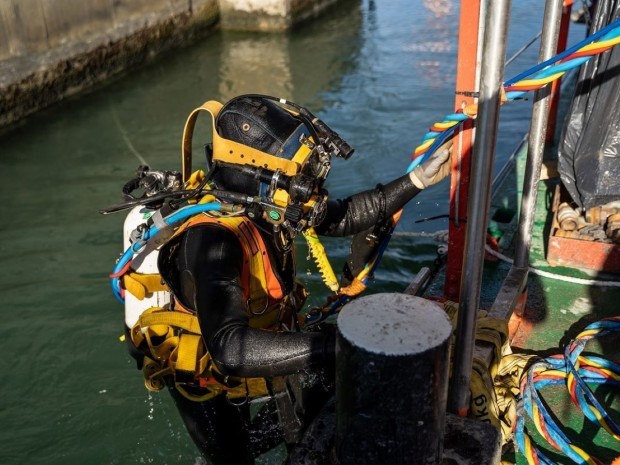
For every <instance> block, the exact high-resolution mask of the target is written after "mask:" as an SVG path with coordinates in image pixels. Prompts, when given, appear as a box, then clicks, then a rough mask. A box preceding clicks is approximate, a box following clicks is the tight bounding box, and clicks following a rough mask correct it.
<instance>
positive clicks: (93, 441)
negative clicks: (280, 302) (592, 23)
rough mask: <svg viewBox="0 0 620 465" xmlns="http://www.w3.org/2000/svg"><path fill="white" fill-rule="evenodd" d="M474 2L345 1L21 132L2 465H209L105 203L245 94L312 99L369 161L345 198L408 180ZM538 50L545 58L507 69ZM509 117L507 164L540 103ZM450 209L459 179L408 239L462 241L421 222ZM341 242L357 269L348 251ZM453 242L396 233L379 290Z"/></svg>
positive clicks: (13, 183)
mask: <svg viewBox="0 0 620 465" xmlns="http://www.w3.org/2000/svg"><path fill="white" fill-rule="evenodd" d="M539 3H541V2H539V1H535V0H528V1H521V2H513V16H514V17H515V21H516V22H515V23H513V28H512V30H511V39H510V43H509V47H508V48H509V54H510V53H512V51H514V50H516V49H518V48H519V47H520V45H521V44H522V43H523V42H524V41H525V40H526V39H528V38H529V37H531V36H532V35H533V34H534V31H535V30H536V29H537V28H538V27H539V21H538V20H533V18H532V17H531V12H532V11H538V9H540V8H542V7H541V6H540V5H539ZM458 7H459V2H457V1H456V0H442V1H439V0H435V1H414V2H411V1H408V0H398V1H393V2H392V1H390V2H373V1H363V2H359V1H343V2H341V4H340V5H338V6H337V7H335V8H332V9H331V10H330V11H329V12H328V13H327V14H326V15H324V16H323V17H321V18H320V19H319V20H317V21H314V22H312V23H309V24H307V25H304V26H303V27H300V28H298V29H297V30H296V31H294V32H292V33H289V34H273V35H255V34H233V33H224V32H215V33H214V34H212V35H211V36H210V37H208V38H206V39H204V40H203V41H202V42H201V43H199V44H195V45H193V46H191V47H188V48H185V49H183V50H177V51H174V52H170V53H168V54H166V55H164V56H162V57H160V58H158V59H157V61H155V62H152V63H150V64H148V65H146V66H144V67H142V68H141V69H139V70H134V71H132V72H131V73H130V74H127V75H126V76H124V77H122V78H119V79H116V80H114V81H112V82H107V83H105V85H102V86H101V87H100V88H99V89H97V90H95V91H93V92H91V93H89V94H88V95H84V96H80V97H76V98H72V99H70V100H68V101H65V102H63V103H61V104H59V105H56V106H55V107H53V108H50V109H48V110H46V111H44V112H41V113H40V114H38V115H36V116H33V117H31V118H29V119H28V120H26V121H24V122H23V123H21V124H20V125H18V126H16V127H14V128H11V129H10V130H6V131H3V132H2V133H1V134H0V172H1V173H2V178H1V179H2V181H1V183H2V184H1V185H2V192H3V194H4V195H3V200H2V202H1V203H0V217H1V218H2V219H3V221H2V224H1V225H0V278H1V279H0V289H1V290H2V294H1V295H2V303H3V311H2V315H3V323H2V325H1V328H2V329H1V337H2V348H3V351H4V354H3V355H4V356H3V357H2V367H3V370H2V371H3V376H2V380H1V381H0V393H1V397H0V398H1V399H2V400H1V404H0V422H1V424H2V429H1V431H0V446H1V447H0V463H2V464H21V463H27V464H46V465H60V464H83V463H89V464H94V465H99V464H127V463H129V464H133V463H136V464H142V463H153V464H176V463H184V464H194V463H202V459H201V458H200V455H199V453H198V452H197V451H196V449H195V447H194V446H193V444H192V443H191V441H190V440H189V439H188V436H187V435H186V433H185V431H184V428H183V426H182V425H181V422H180V420H179V418H178V415H177V413H176V410H175V408H174V406H173V405H172V403H171V401H170V399H169V397H168V395H167V394H166V393H162V394H149V393H147V391H146V390H145V389H144V387H143V384H142V381H141V375H140V373H139V372H138V371H136V370H135V369H134V365H133V363H132V361H131V360H130V359H129V357H128V355H127V354H126V351H125V347H124V344H122V343H121V342H119V340H118V337H119V335H120V334H121V332H122V326H123V309H122V306H121V305H120V304H119V303H118V302H117V301H116V300H115V299H114V297H113V296H112V293H111V291H110V288H109V283H108V279H107V274H108V273H109V272H110V271H111V269H112V267H113V263H114V260H115V259H116V258H117V257H118V255H119V253H120V252H121V226H122V222H123V219H124V218H123V215H122V214H117V215H111V216H105V217H104V216H101V215H99V214H98V213H97V211H98V209H99V208H102V207H106V206H109V205H111V204H114V203H116V202H118V201H119V200H120V188H121V186H122V184H123V183H124V182H125V181H127V180H128V179H129V178H130V177H131V176H132V175H133V173H134V170H135V168H136V166H137V165H138V164H140V163H143V162H144V161H146V162H147V163H148V164H149V165H150V166H151V167H154V168H172V169H178V168H179V154H180V138H181V131H182V128H183V124H184V121H185V118H186V116H187V114H188V113H189V112H190V111H191V110H192V109H193V108H195V107H196V106H198V105H199V104H201V103H202V102H203V101H205V100H208V99H218V100H226V99H227V98H229V97H231V96H233V95H235V94H238V93H242V92H260V93H268V94H273V95H279V96H284V97H286V98H289V99H291V100H293V101H296V102H298V103H301V104H304V105H306V106H308V107H309V108H310V109H311V110H312V111H313V112H315V113H316V114H318V115H319V116H320V117H321V118H322V119H323V120H324V121H326V122H327V123H328V124H331V125H332V126H333V127H334V128H335V129H336V130H338V131H339V132H340V133H341V135H342V136H343V137H345V139H347V140H348V141H349V142H350V143H351V145H353V146H354V147H355V148H356V149H357V152H356V154H355V155H354V156H353V158H352V159H351V160H350V161H348V162H344V161H340V160H338V161H336V163H335V166H334V168H333V170H332V174H331V175H330V180H329V184H328V188H329V189H330V192H331V193H332V194H333V195H337V196H338V195H340V196H342V195H347V194H351V193H354V192H357V191H359V190H361V189H365V188H369V187H372V186H374V185H375V184H377V183H379V182H387V181H389V180H391V179H393V178H394V177H396V176H398V175H400V174H401V173H403V172H404V170H405V168H406V166H407V164H408V159H409V155H410V153H411V151H412V149H413V148H414V147H415V146H416V145H417V144H418V143H419V141H420V139H421V137H422V136H423V135H424V133H425V132H426V130H427V128H428V127H429V126H430V125H431V124H432V123H433V122H434V121H435V120H437V119H440V118H441V117H443V115H445V114H446V113H449V112H450V111H451V108H452V104H453V103H452V102H453V90H454V79H455V69H456V63H455V60H456V51H457V50H456V39H457V23H458ZM582 36H583V33H581V35H579V37H582ZM536 56H537V51H536V50H535V49H532V50H531V51H528V52H527V53H526V54H525V55H524V57H523V58H521V59H520V60H519V61H517V62H516V63H515V64H514V65H512V68H511V69H512V70H513V71H510V70H509V71H508V73H507V75H509V76H512V75H514V74H516V73H517V72H519V71H521V70H523V69H525V68H526V67H529V66H530V65H532V64H533V63H534V62H535V60H536ZM502 118H504V121H505V122H503V123H502V132H501V134H500V142H499V149H498V161H501V160H502V159H503V158H505V157H506V156H507V154H508V152H509V150H510V149H511V148H512V147H513V146H514V145H515V143H516V142H517V141H518V140H520V138H521V134H522V133H523V131H524V130H525V129H526V127H527V120H528V118H529V104H528V103H527V102H524V103H518V104H514V105H511V106H510V108H506V109H505V110H503V113H502ZM206 121H207V120H206V119H205V120H204V122H206ZM205 126H206V125H205ZM199 134H200V133H199ZM202 134H203V139H204V138H206V136H207V134H208V131H205V132H203V133H202ZM199 139H200V137H199ZM447 199H448V185H447V183H446V182H444V183H442V184H441V185H440V186H437V187H436V188H434V189H432V190H429V191H427V192H424V193H422V194H420V195H419V196H418V197H417V198H416V199H414V201H412V202H411V204H410V205H409V206H408V207H407V208H406V210H405V215H404V217H403V220H402V221H401V224H400V226H399V231H403V232H422V231H427V232H429V231H430V232H432V231H437V230H442V229H445V228H446V227H447V223H446V222H445V220H439V221H434V222H426V223H415V221H416V220H419V219H423V218H426V217H430V216H435V215H438V214H442V213H447V211H448V207H447V203H448V200H447ZM326 244H327V248H328V251H329V253H330V255H331V256H333V257H334V264H335V267H336V268H337V269H339V268H340V265H341V263H342V259H343V257H344V256H345V255H346V253H347V248H348V243H347V242H346V241H345V240H339V241H336V240H330V241H327V243H326ZM436 247H437V243H436V242H435V241H433V240H432V239H428V238H420V237H417V238H412V237H410V236H397V237H395V238H394V239H393V241H392V244H391V246H390V249H389V250H388V252H387V254H386V257H385V259H384V263H383V267H382V268H381V270H380V272H379V273H378V274H377V279H376V281H375V283H374V284H373V286H372V288H371V291H372V292H376V291H385V290H401V289H402V288H404V287H405V286H406V285H407V284H408V283H409V281H410V280H411V278H412V276H413V275H414V274H415V272H416V271H417V270H418V269H419V268H420V267H421V266H423V265H428V264H430V263H431V262H432V260H433V259H434V258H435V256H436V252H435V250H436ZM300 255H301V257H300V260H299V274H300V276H302V277H303V278H304V279H305V280H306V282H307V283H308V284H309V286H310V288H311V290H312V291H313V299H315V300H316V301H317V302H318V301H320V300H321V295H323V293H324V290H323V288H322V287H321V286H320V284H319V278H318V276H317V273H316V270H315V269H314V267H313V266H312V264H311V263H310V262H308V261H307V260H306V259H305V256H304V255H305V254H304V253H303V251H301V252H300ZM263 463H277V459H276V458H273V457H272V458H268V459H265V460H263Z"/></svg>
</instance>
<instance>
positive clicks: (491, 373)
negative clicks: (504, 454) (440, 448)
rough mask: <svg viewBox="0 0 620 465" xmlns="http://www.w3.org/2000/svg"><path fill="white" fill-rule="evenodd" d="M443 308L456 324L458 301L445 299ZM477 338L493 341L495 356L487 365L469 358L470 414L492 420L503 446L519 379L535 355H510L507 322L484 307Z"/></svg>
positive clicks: (509, 431) (512, 418)
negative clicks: (489, 315)
mask: <svg viewBox="0 0 620 465" xmlns="http://www.w3.org/2000/svg"><path fill="white" fill-rule="evenodd" d="M444 309H445V311H446V313H448V316H449V317H450V319H451V321H452V324H453V327H454V326H456V324H455V323H456V319H457V313H458V304H456V303H454V302H446V303H445V306H444ZM476 341H485V342H487V343H489V344H492V345H493V349H494V357H493V361H492V362H491V365H490V366H487V364H486V361H485V360H482V359H480V358H478V357H474V359H473V361H472V376H471V384H470V389H471V400H470V406H469V416H470V417H473V418H476V419H478V420H481V421H486V422H488V423H491V424H492V425H493V426H495V427H496V428H497V429H498V430H500V431H501V433H502V444H503V445H504V444H506V443H508V442H509V441H510V439H511V436H512V426H513V423H514V421H515V419H516V405H517V401H516V396H517V395H518V393H519V384H520V382H521V378H522V377H523V375H524V374H525V372H526V370H527V367H528V366H529V365H530V364H531V363H532V360H533V359H534V358H536V357H535V356H532V355H525V354H513V353H512V349H511V347H510V344H509V342H508V324H507V321H506V320H504V319H500V318H491V317H488V316H487V312H486V311H485V310H480V311H479V312H478V318H477V320H476Z"/></svg>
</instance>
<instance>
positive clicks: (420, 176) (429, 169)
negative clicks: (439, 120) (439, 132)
mask: <svg viewBox="0 0 620 465" xmlns="http://www.w3.org/2000/svg"><path fill="white" fill-rule="evenodd" d="M451 153H452V141H451V140H450V141H448V142H446V143H445V144H443V145H442V146H441V147H439V148H438V149H437V150H435V153H433V154H432V155H431V156H430V157H429V159H428V160H426V161H424V162H423V163H420V164H419V165H418V166H416V167H415V168H414V169H413V171H412V172H411V173H409V178H410V179H411V182H412V183H413V184H414V185H415V186H416V187H417V188H418V189H425V188H427V187H428V186H432V185H433V184H437V183H438V182H439V181H441V180H442V179H443V178H445V177H446V176H448V174H450V154H451Z"/></svg>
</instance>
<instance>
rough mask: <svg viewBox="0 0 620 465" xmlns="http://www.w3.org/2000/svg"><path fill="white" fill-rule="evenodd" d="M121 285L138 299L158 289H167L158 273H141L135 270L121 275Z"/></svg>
mask: <svg viewBox="0 0 620 465" xmlns="http://www.w3.org/2000/svg"><path fill="white" fill-rule="evenodd" d="M123 287H124V288H125V290H126V291H127V292H129V293H131V294H132V295H133V296H135V297H136V298H137V299H138V300H143V299H144V298H145V297H146V296H147V295H149V294H153V293H154V292H158V291H168V290H169V289H168V286H166V284H165V283H164V282H163V281H162V279H161V276H160V275H159V274H143V273H137V272H135V271H130V272H129V273H127V274H125V275H123Z"/></svg>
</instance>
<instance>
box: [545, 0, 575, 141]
mask: <svg viewBox="0 0 620 465" xmlns="http://www.w3.org/2000/svg"><path fill="white" fill-rule="evenodd" d="M573 3H574V0H564V6H563V11H562V19H561V22H560V33H559V35H558V48H557V52H558V53H561V52H563V51H564V50H566V44H567V42H568V28H569V26H570V14H571V10H572V8H573ZM561 85H562V79H561V78H560V79H557V80H555V81H553V83H552V84H551V102H550V103H549V121H548V123H547V134H546V136H545V142H546V143H548V144H551V143H553V140H554V139H555V127H556V121H557V115H558V104H559V102H560V87H561Z"/></svg>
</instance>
